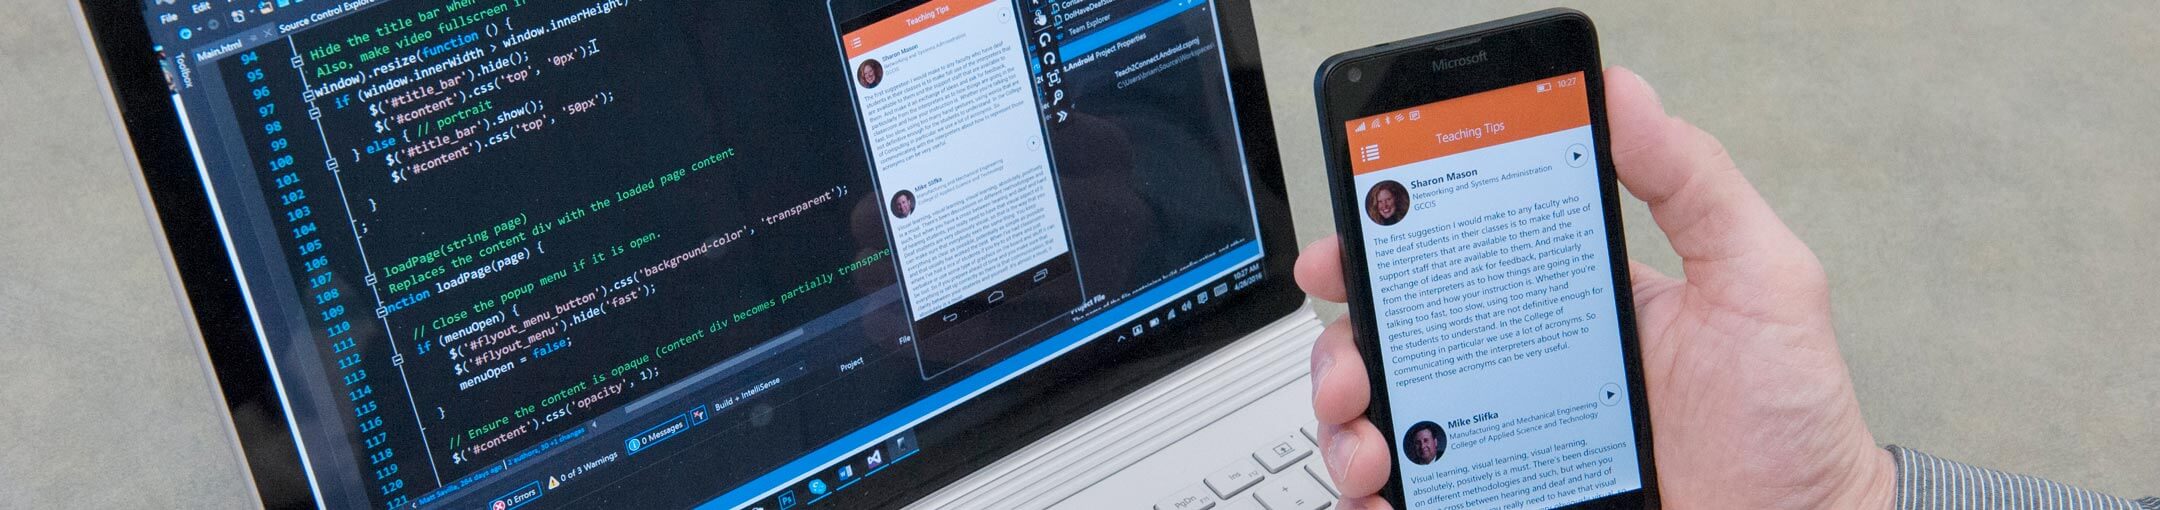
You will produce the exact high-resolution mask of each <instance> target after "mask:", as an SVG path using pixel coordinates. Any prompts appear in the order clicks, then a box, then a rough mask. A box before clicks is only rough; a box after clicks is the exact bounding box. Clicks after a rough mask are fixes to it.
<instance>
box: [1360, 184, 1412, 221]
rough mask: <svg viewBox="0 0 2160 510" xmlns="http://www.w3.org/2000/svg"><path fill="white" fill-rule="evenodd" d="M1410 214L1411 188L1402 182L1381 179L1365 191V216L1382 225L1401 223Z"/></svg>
mask: <svg viewBox="0 0 2160 510" xmlns="http://www.w3.org/2000/svg"><path fill="white" fill-rule="evenodd" d="M1409 214H1410V190H1409V189H1408V188H1404V187H1403V185H1402V183H1400V182H1395V181H1380V184H1375V185H1373V187H1372V191H1368V192H1366V193H1365V216H1366V217H1369V218H1372V221H1373V223H1378V224H1380V225H1382V226H1387V225H1394V224H1396V223H1401V222H1402V220H1403V216H1406V215H1409Z"/></svg>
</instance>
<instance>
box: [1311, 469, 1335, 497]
mask: <svg viewBox="0 0 2160 510" xmlns="http://www.w3.org/2000/svg"><path fill="white" fill-rule="evenodd" d="M1305 474H1308V475H1312V477H1313V480H1316V481H1319V482H1320V488H1322V489H1327V491H1328V494H1334V495H1335V497H1338V498H1340V497H1342V491H1339V490H1335V483H1334V480H1329V479H1328V476H1327V468H1315V467H1313V466H1312V464H1306V465H1305Z"/></svg>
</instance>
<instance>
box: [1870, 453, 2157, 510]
mask: <svg viewBox="0 0 2160 510" xmlns="http://www.w3.org/2000/svg"><path fill="white" fill-rule="evenodd" d="M1888 449H1889V450H1890V456H1891V457H1893V458H1895V459H1897V501H1896V502H1895V503H1894V504H1892V507H1894V508H1896V509H1897V510H1966V509H2002V510H2160V498H2145V499H2141V500H2130V499H2125V498H2120V497H2115V496H2109V495H2106V494H2101V493H2098V492H2093V491H2089V490H2085V489H2080V488H2077V487H2072V486H2069V485H2064V484H2060V483H2055V482H2051V481H2047V480H2042V479H2039V478H2034V477H2030V476H2025V475H2018V474H2011V473H2005V472H2001V471H1996V470H1992V469H1984V468H1978V467H1973V466H1969V465H1965V464H1960V463H1957V462H1952V461H1948V460H1943V459H1941V458H1938V457H1935V456H1932V455H1928V454H1925V453H1920V452H1919V451H1915V450H1911V449H1907V448H1904V447H1899V446H1895V445H1893V446H1889V447H1888Z"/></svg>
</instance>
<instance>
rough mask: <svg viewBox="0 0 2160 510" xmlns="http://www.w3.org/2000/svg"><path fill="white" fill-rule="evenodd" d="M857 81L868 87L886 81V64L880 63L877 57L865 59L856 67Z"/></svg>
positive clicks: (863, 86) (870, 87)
mask: <svg viewBox="0 0 2160 510" xmlns="http://www.w3.org/2000/svg"><path fill="white" fill-rule="evenodd" d="M855 83H858V84H861V85H862V88H866V89H874V88H877V86H878V84H879V83H885V64H881V63H878V61H877V59H871V60H864V61H863V63H862V65H860V66H856V67H855Z"/></svg>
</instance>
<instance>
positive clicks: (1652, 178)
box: [1297, 67, 1896, 509]
mask: <svg viewBox="0 0 2160 510" xmlns="http://www.w3.org/2000/svg"><path fill="white" fill-rule="evenodd" d="M1606 80H1607V81H1606V95H1607V101H1608V105H1609V106H1608V115H1607V117H1608V119H1609V120H1610V121H1611V123H1612V145H1613V151H1612V153H1613V161H1614V165H1615V166H1616V167H1617V169H1618V171H1619V175H1620V181H1621V183H1622V184H1624V185H1626V186H1627V189H1628V192H1629V193H1631V194H1633V195H1634V196H1636V197H1637V198H1640V199H1642V200H1643V201H1645V202H1648V203H1649V204H1650V212H1651V215H1652V216H1653V217H1655V219H1656V220H1657V225H1658V228H1659V229H1662V230H1664V232H1665V235H1666V237H1668V238H1669V239H1671V241H1672V246H1673V250H1674V251H1675V252H1677V253H1678V254H1679V255H1680V258H1681V260H1682V263H1681V267H1682V269H1683V271H1685V273H1686V274H1685V276H1686V279H1684V280H1681V279H1674V278H1671V277H1667V276H1665V275H1663V274H1660V273H1659V272H1658V271H1657V270H1656V269H1652V268H1651V267H1649V266H1646V265H1643V264H1642V263H1639V262H1631V263H1630V264H1629V267H1628V271H1629V274H1630V276H1631V277H1632V279H1633V280H1634V294H1635V319H1636V327H1637V331H1638V333H1639V337H1640V338H1641V340H1642V351H1643V352H1642V358H1643V359H1642V361H1643V372H1644V380H1645V382H1646V383H1647V384H1648V388H1647V392H1648V395H1647V396H1648V399H1649V404H1650V420H1651V423H1652V438H1653V440H1654V444H1655V446H1656V455H1657V458H1656V461H1657V470H1658V478H1659V480H1658V487H1659V492H1660V496H1661V497H1662V498H1663V503H1664V505H1665V506H1667V507H1669V508H1709V509H1726V508H1750V509H1755V508H1773V509H1774V508H1889V507H1890V504H1891V494H1892V492H1894V491H1895V489H1896V482H1895V479H1894V478H1893V475H1894V473H1895V466H1894V463H1893V462H1892V460H1891V458H1890V455H1889V453H1888V452H1886V451H1885V450H1883V449H1882V448H1880V447H1878V446H1877V445H1876V443H1875V438H1874V435H1873V434H1871V433H1869V432H1868V429H1867V423H1866V422H1865V421H1864V420H1862V419H1861V416H1860V402H1859V400H1858V398H1856V397H1855V396H1854V394H1853V386H1852V377H1851V375H1850V374H1849V373H1848V372H1847V370H1846V367H1845V359H1844V358H1843V356H1842V355H1840V354H1839V353H1838V346H1837V336H1836V332H1835V331H1833V329H1832V327H1831V322H1830V300H1829V284H1828V282H1827V280H1826V278H1825V277H1824V275H1823V270H1822V265H1821V263H1820V262H1818V261H1816V259H1815V255H1814V254H1813V253H1812V252H1810V251H1808V248H1807V245H1805V244H1803V243H1802V242H1801V241H1800V239H1799V238H1798V237H1796V236H1794V235H1793V233H1792V231H1791V230H1790V229H1787V228H1786V227H1785V224H1784V222H1782V221H1781V220H1779V219H1778V217H1777V214H1776V213H1775V212H1773V211H1771V210H1770V206H1769V205H1768V204H1767V203H1765V202H1764V201H1763V199H1762V197H1761V196H1760V195H1758V194H1756V192H1755V188H1754V187H1753V186H1752V185H1750V184H1748V182H1747V178H1746V177H1744V176H1742V175H1741V173H1740V171H1739V169H1738V167H1736V166H1735V165H1734V164H1733V161H1732V158H1730V157H1729V156H1727V155H1726V153H1725V149H1724V147H1723V146H1722V145H1720V144H1719V143H1718V141H1717V139H1716V138H1714V137H1711V136H1710V134H1709V133H1706V132H1703V131H1702V130H1701V129H1698V128H1696V127H1695V126H1693V125H1691V124H1688V123H1687V122H1686V121H1683V120H1680V119H1678V118H1674V117H1670V116H1667V115H1666V114H1665V111H1664V107H1663V105H1661V104H1660V103H1659V101H1658V98H1657V95H1656V92H1655V91H1653V90H1651V88H1650V86H1649V84H1647V83H1645V82H1644V81H1643V80H1642V79H1641V78H1640V77H1638V76H1636V75H1635V73H1633V72H1630V71H1628V70H1626V69H1623V68H1618V67H1615V68H1612V69H1610V70H1609V71H1608V72H1607V73H1606ZM1339 242H1340V241H1339V240H1338V239H1337V238H1335V237H1329V238H1326V239H1322V240H1320V241H1319V242H1316V243H1313V244H1312V245H1311V246H1308V247H1306V249H1305V251H1304V253H1303V254H1301V255H1300V256H1299V258H1298V264H1297V280H1298V284H1299V286H1301V287H1303V288H1304V289H1305V291H1306V292H1307V293H1310V294H1312V295H1313V296H1315V297H1318V298H1321V299H1326V300H1329V301H1335V302H1342V301H1344V300H1345V299H1346V298H1347V297H1348V296H1347V293H1346V291H1345V290H1344V286H1343V272H1342V252H1341V246H1340V244H1339ZM1351 335H1352V332H1351V328H1350V324H1349V323H1348V322H1345V321H1344V320H1340V319H1338V320H1336V321H1335V323H1333V324H1330V325H1328V327H1327V329H1326V330H1325V331H1324V332H1323V333H1321V335H1320V340H1319V342H1318V343H1317V344H1316V345H1315V346H1314V347H1313V364H1312V377H1313V411H1314V414H1315V416H1316V417H1318V418H1319V421H1320V423H1321V426H1320V428H1321V435H1320V437H1321V441H1320V446H1321V448H1320V450H1321V453H1322V455H1323V456H1324V458H1325V459H1326V460H1327V466H1328V471H1329V473H1330V474H1331V476H1332V477H1333V478H1334V480H1335V483H1336V485H1337V487H1338V488H1339V489H1340V490H1341V492H1342V494H1343V505H1342V506H1343V507H1344V508H1379V509H1384V508H1388V504H1387V503H1386V502H1384V501H1382V500H1380V499H1379V498H1378V497H1377V496H1375V495H1374V494H1377V493H1378V492H1379V490H1380V486H1381V485H1382V484H1385V483H1386V482H1387V479H1388V473H1389V470H1390V469H1393V465H1392V462H1393V461H1394V455H1393V452H1391V451H1389V449H1388V446H1387V441H1386V439H1385V438H1384V437H1383V436H1382V435H1381V432H1380V430H1379V429H1377V428H1376V427H1374V426H1373V423H1372V422H1371V421H1369V420H1367V419H1366V418H1365V417H1364V413H1365V408H1366V406H1367V405H1368V404H1369V403H1370V401H1371V398H1370V395H1369V393H1368V392H1369V391H1370V386H1369V384H1370V381H1369V380H1368V377H1367V376H1366V370H1365V366H1364V362H1363V360H1362V359H1361V358H1359V357H1358V353H1357V347H1356V346H1355V345H1354V344H1353V343H1352V341H1351ZM1409 398H1415V397H1409Z"/></svg>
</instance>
